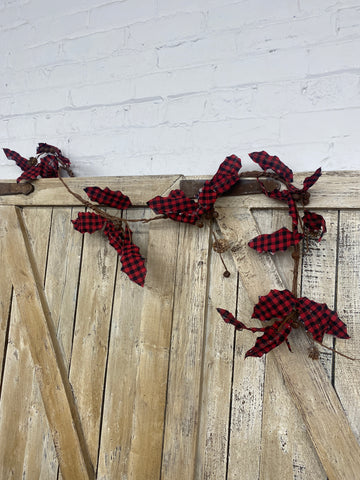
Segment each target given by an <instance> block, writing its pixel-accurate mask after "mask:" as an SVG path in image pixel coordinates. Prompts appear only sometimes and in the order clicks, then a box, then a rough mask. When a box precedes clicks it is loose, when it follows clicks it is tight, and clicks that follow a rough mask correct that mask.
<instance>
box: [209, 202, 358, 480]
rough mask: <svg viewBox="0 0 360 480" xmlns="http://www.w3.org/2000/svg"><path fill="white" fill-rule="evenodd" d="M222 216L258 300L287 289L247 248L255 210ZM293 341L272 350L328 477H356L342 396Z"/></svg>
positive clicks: (300, 341) (254, 231) (298, 340)
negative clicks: (287, 347)
mask: <svg viewBox="0 0 360 480" xmlns="http://www.w3.org/2000/svg"><path fill="white" fill-rule="evenodd" d="M218 221H219V225H220V227H221V228H222V230H223V234H224V236H228V237H229V238H230V240H231V241H232V242H234V241H235V240H236V239H238V240H237V243H234V244H233V247H232V249H231V251H232V253H233V255H234V260H235V263H236V264H237V267H238V269H239V272H240V275H241V276H242V278H243V281H244V285H245V287H246V288H247V291H248V293H249V297H250V299H251V300H252V301H253V302H254V303H256V301H257V297H258V295H260V294H266V293H268V291H270V289H271V288H278V289H283V288H284V282H283V281H282V279H281V276H280V275H279V272H278V271H277V269H276V267H275V265H274V263H273V261H272V259H271V258H270V257H269V256H268V255H266V256H265V255H257V254H256V252H254V254H255V255H256V257H254V255H253V254H252V253H251V252H248V250H249V249H246V240H245V239H246V238H247V239H251V238H253V237H254V236H256V235H258V234H259V230H258V228H257V225H256V223H255V221H254V219H253V216H252V214H251V212H250V211H249V210H247V209H246V210H243V211H240V212H239V213H236V217H235V215H231V213H230V212H229V211H227V212H225V211H224V210H221V211H220V217H219V219H218ZM255 258H256V259H257V260H255ZM255 272H256V273H255ZM269 287H270V288H269ZM292 345H293V347H292V348H293V352H294V355H289V354H288V352H286V354H285V351H284V349H281V348H279V349H276V350H274V351H273V352H272V354H273V356H274V357H275V359H276V361H277V365H278V367H279V369H280V371H281V373H282V375H283V377H284V380H285V384H286V386H287V388H288V390H289V392H290V394H291V395H292V396H293V400H294V402H295V404H296V405H297V408H298V409H299V410H300V412H301V414H302V416H303V419H304V422H305V424H306V425H307V429H308V432H309V434H310V437H311V439H312V442H313V444H314V446H315V449H316V451H317V453H318V456H319V458H320V460H321V462H322V465H323V467H324V470H325V471H326V473H327V475H328V477H329V478H330V479H334V480H335V479H338V478H346V479H349V480H350V479H351V478H356V475H357V473H358V472H359V471H360V448H359V445H358V443H357V441H356V439H355V437H354V434H353V432H352V431H351V428H350V426H349V422H348V420H347V418H346V415H345V413H344V410H343V408H342V406H341V404H340V402H339V399H338V397H337V395H336V393H335V391H334V389H333V387H332V386H331V384H330V382H329V381H328V379H327V377H326V375H325V373H324V370H323V368H322V366H321V364H320V363H319V362H314V361H312V360H310V359H309V357H308V356H307V348H308V345H309V342H308V341H307V339H305V338H304V337H303V336H301V335H293V339H292Z"/></svg>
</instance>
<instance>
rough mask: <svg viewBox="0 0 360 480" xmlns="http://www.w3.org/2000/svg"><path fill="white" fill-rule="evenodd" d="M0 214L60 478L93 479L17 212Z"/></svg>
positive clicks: (5, 210)
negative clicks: (58, 464)
mask: <svg viewBox="0 0 360 480" xmlns="http://www.w3.org/2000/svg"><path fill="white" fill-rule="evenodd" d="M1 213H2V215H1V218H2V230H1V233H2V234H3V235H2V237H1V241H2V244H3V245H2V248H4V249H5V250H6V252H7V254H8V259H9V261H8V262H7V265H6V268H7V271H8V273H9V276H10V278H11V281H12V284H13V286H14V290H15V296H16V301H17V304H18V307H19V310H20V312H21V316H22V323H23V325H24V327H25V331H26V335H25V338H27V341H28V347H29V349H30V353H31V356H32V359H33V362H34V366H35V370H36V372H37V378H38V382H39V388H40V391H41V395H42V398H43V402H44V406H45V411H46V414H47V417H48V421H49V425H50V428H51V431H52V435H53V439H54V444H55V446H56V450H57V454H58V458H59V463H60V469H61V472H62V475H63V478H64V479H69V480H70V479H74V478H76V479H87V480H88V479H91V478H94V473H93V467H92V465H91V462H90V461H89V457H88V453H87V450H86V446H85V442H84V440H83V434H82V431H81V425H80V422H79V420H78V415H77V411H76V407H75V403H74V400H73V396H72V392H71V386H70V384H69V382H68V380H67V373H66V368H65V365H64V362H63V359H62V356H61V353H60V349H59V345H58V343H57V340H56V335H55V332H54V326H53V324H52V320H51V315H50V311H49V308H48V306H47V302H46V298H45V295H44V291H43V287H42V284H41V282H40V279H39V274H38V272H37V267H36V264H35V261H34V258H33V254H32V251H31V247H30V245H29V241H28V239H27V234H26V230H25V225H24V222H23V219H22V215H21V212H20V210H19V209H18V208H16V207H3V208H2V210H1ZM14 259H16V261H15V260H14Z"/></svg>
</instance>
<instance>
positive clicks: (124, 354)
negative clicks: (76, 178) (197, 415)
mask: <svg viewBox="0 0 360 480" xmlns="http://www.w3.org/2000/svg"><path fill="white" fill-rule="evenodd" d="M149 213H150V212H149V209H147V210H144V209H135V210H134V211H131V212H129V213H128V214H127V216H128V215H129V217H130V218H134V217H135V218H145V217H146V216H149ZM164 228H165V229H166V228H167V227H166V226H165V225H164ZM131 229H132V232H133V238H134V242H135V243H136V245H138V246H139V248H140V251H141V254H142V255H143V256H144V257H147V247H148V238H149V224H147V225H144V224H138V223H136V224H132V226H131ZM145 291H146V289H145V288H141V287H139V286H138V285H136V284H135V283H134V282H131V281H130V280H129V279H128V277H127V276H126V274H124V273H123V272H122V271H121V269H120V268H118V271H117V277H116V285H115V289H114V305H113V312H112V322H111V332H110V340H109V356H108V363H107V373H106V380H105V394H104V407H103V419H102V429H101V441H100V451H99V461H98V471H97V478H98V479H99V480H106V479H111V478H114V479H123V478H126V476H127V471H128V460H129V453H130V446H131V437H132V422H133V408H134V404H135V395H136V374H137V366H138V363H139V349H138V346H139V342H140V323H141V311H142V309H143V301H144V292H145Z"/></svg>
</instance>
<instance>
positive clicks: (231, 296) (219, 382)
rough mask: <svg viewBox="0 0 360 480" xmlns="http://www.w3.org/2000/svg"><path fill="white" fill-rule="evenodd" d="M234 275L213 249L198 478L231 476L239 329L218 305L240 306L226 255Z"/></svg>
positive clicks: (206, 328)
mask: <svg viewBox="0 0 360 480" xmlns="http://www.w3.org/2000/svg"><path fill="white" fill-rule="evenodd" d="M224 258H225V261H226V265H227V268H228V270H229V271H231V275H230V277H229V278H225V277H224V275H223V273H224V266H223V264H222V262H221V259H220V256H219V255H218V254H216V253H215V252H213V254H212V255H211V263H210V271H209V274H208V275H209V277H210V286H209V297H208V306H207V312H206V325H205V332H204V335H205V339H204V341H205V346H204V361H203V373H202V375H203V376H202V386H201V400H200V419H199V439H198V445H197V456H196V473H195V477H194V478H206V479H209V480H210V479H214V480H215V479H216V480H221V479H225V478H226V475H227V463H228V462H227V458H228V440H229V418H230V409H231V395H232V368H233V349H234V336H235V331H234V330H233V329H230V328H226V326H225V325H224V323H223V321H222V319H221V317H220V315H219V313H218V312H217V311H216V308H225V309H227V310H230V311H234V310H235V308H236V289H237V277H238V275H237V272H236V268H235V266H234V264H233V260H232V258H231V256H230V255H227V254H224Z"/></svg>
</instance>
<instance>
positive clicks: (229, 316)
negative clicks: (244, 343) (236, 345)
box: [216, 308, 247, 330]
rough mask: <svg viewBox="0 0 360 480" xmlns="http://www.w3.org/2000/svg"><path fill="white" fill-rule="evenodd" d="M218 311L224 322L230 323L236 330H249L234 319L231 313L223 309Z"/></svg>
mask: <svg viewBox="0 0 360 480" xmlns="http://www.w3.org/2000/svg"><path fill="white" fill-rule="evenodd" d="M216 310H217V311H218V312H219V313H220V315H221V316H222V318H223V320H224V322H226V323H230V324H231V325H234V327H235V329H236V330H243V329H244V328H245V329H247V327H246V326H245V325H244V324H243V323H242V322H240V321H239V320H237V319H236V318H235V317H234V315H233V314H232V313H230V312H229V311H227V310H225V309H223V308H217V309H216Z"/></svg>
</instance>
